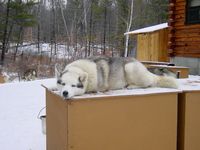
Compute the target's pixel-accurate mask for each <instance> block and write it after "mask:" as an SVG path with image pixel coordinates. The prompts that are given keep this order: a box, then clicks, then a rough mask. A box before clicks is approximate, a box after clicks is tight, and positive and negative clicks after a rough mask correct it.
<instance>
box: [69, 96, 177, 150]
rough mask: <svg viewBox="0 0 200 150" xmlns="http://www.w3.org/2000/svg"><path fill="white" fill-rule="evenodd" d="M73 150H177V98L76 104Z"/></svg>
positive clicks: (72, 122)
mask: <svg viewBox="0 0 200 150" xmlns="http://www.w3.org/2000/svg"><path fill="white" fill-rule="evenodd" d="M68 120H69V148H70V150H123V149H124V150H134V149H136V150H161V149H162V150H176V137H177V94H176V93H168V94H158V95H148V96H147V95H145V96H126V97H115V98H113V97H112V98H109V97H108V98H106V99H102V98H101V99H96V100H84V101H73V103H71V105H69V119H68Z"/></svg>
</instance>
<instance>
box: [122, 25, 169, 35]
mask: <svg viewBox="0 0 200 150" xmlns="http://www.w3.org/2000/svg"><path fill="white" fill-rule="evenodd" d="M167 27H168V23H162V24H158V25H155V26H150V27H146V28H142V29H138V30H134V31H130V32H126V33H124V35H127V34H140V33H148V32H154V31H157V30H161V29H164V28H167Z"/></svg>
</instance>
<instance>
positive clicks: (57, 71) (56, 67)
mask: <svg viewBox="0 0 200 150" xmlns="http://www.w3.org/2000/svg"><path fill="white" fill-rule="evenodd" d="M60 75H61V69H60V67H59V65H58V64H55V77H56V78H59V77H60Z"/></svg>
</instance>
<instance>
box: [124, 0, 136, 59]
mask: <svg viewBox="0 0 200 150" xmlns="http://www.w3.org/2000/svg"><path fill="white" fill-rule="evenodd" d="M133 1H134V0H131V8H130V16H129V22H127V29H126V32H129V31H130V29H131V25H132V20H133ZM128 42H129V34H126V43H125V53H124V57H127V56H128Z"/></svg>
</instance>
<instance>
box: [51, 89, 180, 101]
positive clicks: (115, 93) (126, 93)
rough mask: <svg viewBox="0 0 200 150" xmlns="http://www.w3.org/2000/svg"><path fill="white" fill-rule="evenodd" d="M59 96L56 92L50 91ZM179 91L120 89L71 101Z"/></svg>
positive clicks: (85, 95) (178, 90) (76, 97)
mask: <svg viewBox="0 0 200 150" xmlns="http://www.w3.org/2000/svg"><path fill="white" fill-rule="evenodd" d="M51 92H53V93H55V94H57V95H59V92H58V91H51ZM181 92H182V91H181V90H180V89H170V88H157V87H151V88H138V89H121V90H110V91H107V92H97V93H89V94H87V93H86V94H84V95H81V96H75V97H73V98H72V99H74V100H77V99H86V98H103V97H104V98H105V97H116V96H139V95H140V96H142V95H152V94H164V93H181Z"/></svg>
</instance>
